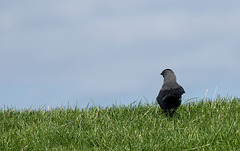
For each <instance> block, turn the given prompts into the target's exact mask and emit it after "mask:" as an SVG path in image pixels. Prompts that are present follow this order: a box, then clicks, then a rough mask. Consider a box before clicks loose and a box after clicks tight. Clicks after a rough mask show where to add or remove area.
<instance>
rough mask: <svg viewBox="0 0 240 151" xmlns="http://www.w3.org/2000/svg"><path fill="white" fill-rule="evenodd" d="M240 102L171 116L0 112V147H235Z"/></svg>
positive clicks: (137, 110) (135, 108) (129, 109)
mask: <svg viewBox="0 0 240 151" xmlns="http://www.w3.org/2000/svg"><path fill="white" fill-rule="evenodd" d="M239 130H240V100H239V99H233V100H230V101H229V100H227V99H217V100H216V102H214V103H211V102H210V101H209V102H206V103H205V104H204V103H203V102H199V103H187V104H184V105H183V106H181V107H180V108H179V109H178V110H177V113H176V114H175V115H174V117H173V118H166V117H165V115H164V114H163V113H162V111H161V110H160V109H159V107H158V105H156V104H153V105H149V104H139V105H132V106H131V105H130V106H113V107H108V108H99V107H92V108H88V109H78V108H76V109H63V108H58V109H54V110H51V111H45V110H35V111H30V110H21V111H17V110H13V109H9V110H5V111H4V110H3V109H2V110H1V112H0V138H1V139H0V150H54V149H57V150H213V149H216V150H220V149H222V150H239V149H240V132H239Z"/></svg>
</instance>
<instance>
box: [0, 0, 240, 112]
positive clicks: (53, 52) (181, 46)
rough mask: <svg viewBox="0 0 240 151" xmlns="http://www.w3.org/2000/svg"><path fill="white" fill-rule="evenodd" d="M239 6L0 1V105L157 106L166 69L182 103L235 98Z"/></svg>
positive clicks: (218, 0) (239, 70)
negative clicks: (141, 102) (143, 103)
mask: <svg viewBox="0 0 240 151" xmlns="http://www.w3.org/2000/svg"><path fill="white" fill-rule="evenodd" d="M239 6H240V2H239V1H237V0H232V1H223V0H213V1H208V0H203V1H198V2H196V1H194V2H193V1H190V0H184V1H166V0H160V1H159V0H150V1H149V0H148V1H145V0H142V1H139V0H130V1H111V0H102V1H98V0H81V1H75V0H68V1H62V0H52V1H46V0H42V1H26V0H23V1H21V2H19V1H1V2H0V100H1V104H0V105H1V107H3V106H4V105H5V106H9V107H16V108H29V107H30V106H36V107H41V106H43V105H45V104H46V105H48V106H52V107H56V106H61V105H63V106H67V105H68V104H69V105H71V106H74V105H75V104H76V103H77V104H78V106H80V107H83V106H86V105H87V104H88V103H89V102H91V99H90V98H92V99H93V101H94V103H95V104H98V105H101V106H106V105H112V104H113V103H117V104H126V105H128V104H130V103H131V102H133V101H135V100H137V99H138V100H140V99H142V98H143V97H145V98H147V99H148V101H149V102H152V101H154V100H155V98H156V96H157V94H158V92H159V90H160V88H161V85H162V82H163V78H162V77H161V76H160V73H161V71H162V70H163V69H165V68H171V69H173V70H174V71H175V73H176V75H177V81H178V83H179V84H181V85H182V86H183V87H184V88H185V91H186V94H184V96H183V98H184V100H187V99H189V98H195V97H198V98H199V99H201V98H203V97H204V94H205V91H206V89H208V90H209V91H208V95H207V96H208V97H209V98H212V97H213V95H214V90H215V87H216V86H217V94H220V95H221V96H223V97H224V96H239V94H240V93H239V89H240V80H239V77H240V59H239V56H240V42H239V39H240V17H239V16H240V9H239Z"/></svg>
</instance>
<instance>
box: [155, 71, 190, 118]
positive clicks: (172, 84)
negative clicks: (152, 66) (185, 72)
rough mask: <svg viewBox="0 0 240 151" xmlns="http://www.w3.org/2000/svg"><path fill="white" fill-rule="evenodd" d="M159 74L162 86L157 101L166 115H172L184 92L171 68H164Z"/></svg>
mask: <svg viewBox="0 0 240 151" xmlns="http://www.w3.org/2000/svg"><path fill="white" fill-rule="evenodd" d="M161 75H162V76H163V78H164V81H163V85H162V88H161V90H160V92H159V94H158V96H157V102H158V104H159V105H160V107H161V108H162V109H163V111H164V112H165V114H166V115H169V116H171V117H172V116H173V114H174V112H175V111H176V109H177V108H178V107H179V106H180V104H181V102H182V94H183V93H185V91H184V89H183V87H182V86H180V85H179V84H178V83H177V81H176V75H175V74H174V72H173V71H172V70H171V69H165V70H163V71H162V73H161Z"/></svg>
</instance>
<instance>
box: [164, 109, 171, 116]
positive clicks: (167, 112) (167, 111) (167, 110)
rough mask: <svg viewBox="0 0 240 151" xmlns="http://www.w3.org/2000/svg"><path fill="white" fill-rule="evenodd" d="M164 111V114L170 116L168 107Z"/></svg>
mask: <svg viewBox="0 0 240 151" xmlns="http://www.w3.org/2000/svg"><path fill="white" fill-rule="evenodd" d="M164 113H165V115H166V116H170V117H172V116H171V111H170V109H164Z"/></svg>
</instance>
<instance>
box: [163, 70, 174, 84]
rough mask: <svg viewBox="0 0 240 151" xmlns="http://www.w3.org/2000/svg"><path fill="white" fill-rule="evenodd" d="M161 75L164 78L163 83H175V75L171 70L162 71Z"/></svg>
mask: <svg viewBox="0 0 240 151" xmlns="http://www.w3.org/2000/svg"><path fill="white" fill-rule="evenodd" d="M161 75H162V76H163V78H164V82H176V75H175V74H174V72H173V71H172V70H171V69H165V70H163V71H162V73H161Z"/></svg>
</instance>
